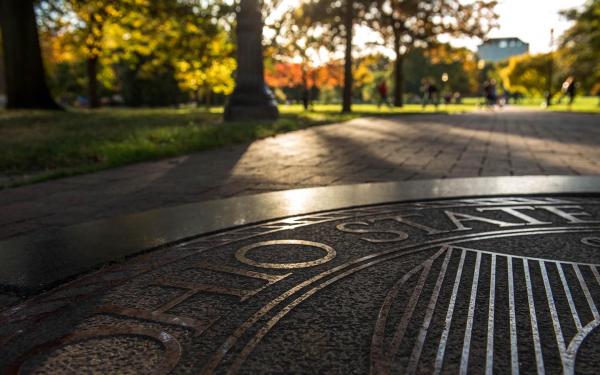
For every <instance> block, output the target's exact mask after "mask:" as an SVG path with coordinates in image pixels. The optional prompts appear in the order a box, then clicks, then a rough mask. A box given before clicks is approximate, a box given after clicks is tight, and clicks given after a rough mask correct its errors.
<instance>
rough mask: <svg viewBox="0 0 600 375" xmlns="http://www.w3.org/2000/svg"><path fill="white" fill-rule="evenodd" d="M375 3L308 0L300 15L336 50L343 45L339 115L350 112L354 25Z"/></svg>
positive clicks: (354, 0)
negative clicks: (342, 72) (340, 108)
mask: <svg viewBox="0 0 600 375" xmlns="http://www.w3.org/2000/svg"><path fill="white" fill-rule="evenodd" d="M375 3H376V2H375V1H370V0H343V1H335V2H331V1H326V0H309V1H308V2H306V3H305V4H304V11H303V13H304V15H305V17H306V18H307V20H308V21H309V22H310V24H311V25H313V26H318V27H320V28H322V29H323V34H322V39H323V40H324V41H325V40H326V41H327V44H328V45H329V46H330V47H331V48H333V49H336V48H337V47H338V46H339V45H340V44H343V46H344V87H343V95H342V112H350V111H351V110H352V86H353V83H352V78H353V75H352V65H353V64H352V58H353V57H352V41H353V39H352V37H353V29H354V26H355V25H356V24H358V23H359V22H363V20H365V19H366V15H367V14H368V13H369V12H370V9H372V7H373V5H374V4H375Z"/></svg>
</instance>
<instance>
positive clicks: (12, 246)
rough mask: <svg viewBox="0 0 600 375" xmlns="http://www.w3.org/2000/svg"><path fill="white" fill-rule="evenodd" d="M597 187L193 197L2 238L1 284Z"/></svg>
mask: <svg viewBox="0 0 600 375" xmlns="http://www.w3.org/2000/svg"><path fill="white" fill-rule="evenodd" d="M598 191H600V178H598V177H493V178H475V179H469V178H467V179H446V180H430V181H414V182H403V183H379V184H360V185H347V186H335V187H328V188H312V189H300V190H289V191H284V192H275V193H267V194H259V195H255V196H248V197H239V198H232V199H226V200H218V201H209V202H201V203H196V204H188V205H183V206H178V207H172V208H166V209H159V210H152V211H147V212H143V213H139V214H133V215H128V216H123V217H118V218H115V219H109V220H102V221H97V222H90V223H84V224H80V225H75V226H71V227H67V228H62V229H57V230H54V229H50V230H46V231H41V232H38V233H36V234H34V235H31V236H24V237H17V238H14V239H9V240H6V241H0V288H2V289H4V290H10V291H16V292H18V293H20V294H31V293H36V292H39V291H40V290H44V289H47V288H49V287H51V286H55V285H57V284H58V283H60V282H62V281H64V280H67V279H69V278H72V277H73V276H76V275H78V274H81V273H83V272H87V271H90V270H92V269H94V268H97V267H100V266H102V265H105V264H107V263H109V262H115V261H120V260H123V259H125V258H127V257H129V256H132V255H135V254H139V253H142V252H144V251H148V250H150V249H154V248H157V247H159V246H164V245H167V244H172V243H175V242H177V241H183V240H185V239H189V238H193V237H195V236H199V235H202V234H206V233H210V232H214V231H218V230H223V229H226V228H231V227H234V226H239V225H245V224H249V223H255V222H259V221H263V220H269V219H273V218H277V217H285V216H291V215H299V214H303V213H308V212H316V211H322V210H331V209H339V208H346V207H352V206H360V205H369V204H380V203H387V202H399V201H409V200H419V199H434V198H456V197H466V196H494V195H510V194H560V193H594V192H598ZM0 290H1V289H0Z"/></svg>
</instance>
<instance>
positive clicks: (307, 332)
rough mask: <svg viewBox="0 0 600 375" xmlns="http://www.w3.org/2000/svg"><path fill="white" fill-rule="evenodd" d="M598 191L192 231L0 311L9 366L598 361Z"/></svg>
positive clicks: (373, 367)
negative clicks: (190, 235) (198, 233)
mask: <svg viewBox="0 0 600 375" xmlns="http://www.w3.org/2000/svg"><path fill="white" fill-rule="evenodd" d="M599 252H600V196H598V197H596V196H594V195H590V194H588V195H585V196H581V195H571V196H568V195H567V196H565V195H560V196H559V195H541V196H517V195H515V196H506V197H487V198H465V199H443V200H421V201H414V202H406V203H389V204H378V205H370V206H361V207H354V208H348V209H337V210H331V211H324V212H317V213H313V214H303V215H295V216H291V217H284V218H281V219H274V220H269V221H266V222H262V223H259V224H250V225H244V226H239V227H236V228H232V229H229V230H224V231H220V232H218V233H215V234H212V235H203V236H199V237H196V238H192V239H189V240H187V241H185V242H183V243H176V244H173V245H170V246H166V247H163V248H161V249H159V250H156V251H153V252H150V253H147V254H144V255H141V256H137V257H134V258H132V259H130V260H128V261H125V262H122V263H119V264H117V265H114V266H110V267H105V268H103V269H101V270H99V271H96V272H94V273H91V274H87V275H85V276H82V277H80V278H78V279H76V280H75V281H72V282H70V283H66V284H63V285H62V286H59V287H57V288H55V289H53V290H51V291H49V292H46V293H43V294H40V295H37V296H35V297H32V298H30V299H28V300H26V301H25V302H23V303H21V304H17V305H13V306H12V307H10V308H8V309H6V310H4V311H2V312H1V313H0V327H1V328H0V347H1V348H2V349H1V351H0V353H1V354H0V368H2V369H3V370H4V371H5V372H7V373H21V372H23V373H61V372H62V373H69V372H73V371H75V372H93V371H97V372H118V373H148V372H151V373H201V374H210V373H248V374H250V373H282V372H286V373H287V372H289V373H329V372H333V373H373V374H387V373H467V372H471V373H505V372H513V373H518V372H523V373H530V372H538V373H544V372H548V373H558V372H563V373H595V371H596V370H597V364H598V362H600V353H598V344H599V343H600V334H599V333H598V330H597V329H596V328H597V327H598V325H600V314H599V309H600V253H599Z"/></svg>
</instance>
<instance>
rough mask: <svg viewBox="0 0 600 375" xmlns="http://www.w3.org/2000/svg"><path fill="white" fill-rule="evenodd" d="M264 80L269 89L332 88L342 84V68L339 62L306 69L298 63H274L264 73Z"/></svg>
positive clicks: (306, 67)
mask: <svg viewBox="0 0 600 375" xmlns="http://www.w3.org/2000/svg"><path fill="white" fill-rule="evenodd" d="M265 80H266V82H267V84H268V85H269V86H271V87H277V88H283V87H295V86H303V85H304V84H306V86H307V87H312V86H316V87H319V88H333V87H338V86H341V85H342V84H343V81H344V74H343V66H342V64H341V62H339V61H332V62H330V63H327V64H324V65H320V66H317V67H308V66H306V65H304V64H299V63H276V64H274V65H273V67H272V68H271V69H267V70H266V72H265Z"/></svg>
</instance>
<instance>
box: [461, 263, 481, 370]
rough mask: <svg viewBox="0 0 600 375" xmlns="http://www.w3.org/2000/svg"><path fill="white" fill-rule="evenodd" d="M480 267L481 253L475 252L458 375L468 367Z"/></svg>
mask: <svg viewBox="0 0 600 375" xmlns="http://www.w3.org/2000/svg"><path fill="white" fill-rule="evenodd" d="M480 267H481V253H480V252H477V258H476V260H475V273H474V274H473V281H472V282H471V300H470V301H469V312H468V313H467V325H466V327H465V338H464V340H463V350H462V356H461V358H460V373H461V374H466V373H467V368H468V365H469V349H470V347H471V332H472V331H473V319H474V318H475V301H476V300H477V286H478V285H479V268H480Z"/></svg>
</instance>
